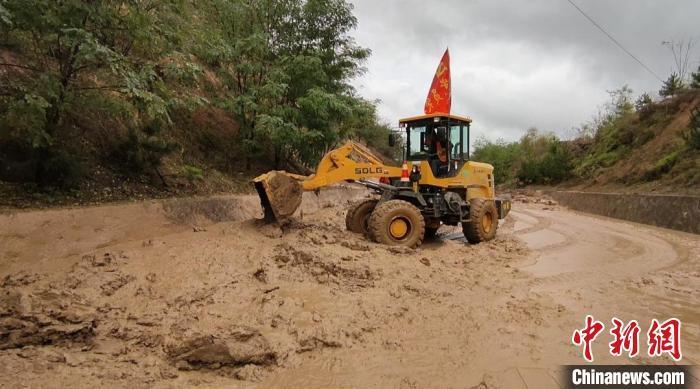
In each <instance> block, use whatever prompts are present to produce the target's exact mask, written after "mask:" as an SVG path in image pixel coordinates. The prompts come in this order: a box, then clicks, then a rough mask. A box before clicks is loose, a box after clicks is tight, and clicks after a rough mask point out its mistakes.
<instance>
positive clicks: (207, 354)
mask: <svg viewBox="0 0 700 389" xmlns="http://www.w3.org/2000/svg"><path fill="white" fill-rule="evenodd" d="M168 354H169V356H170V358H171V359H172V360H173V362H174V363H175V365H176V366H178V368H180V367H181V365H182V362H183V361H184V362H186V363H187V364H189V365H191V366H195V367H207V368H215V367H220V366H241V365H247V364H254V365H270V364H273V363H275V361H276V360H277V355H276V354H275V352H274V351H272V349H271V348H270V344H269V342H268V341H267V339H266V338H265V337H264V336H263V335H262V334H260V332H259V331H257V330H255V329H253V328H248V327H237V328H235V329H233V330H232V331H231V333H230V334H228V335H227V336H225V337H218V336H213V335H201V336H196V337H193V338H190V339H188V340H186V341H185V342H184V343H183V344H182V345H179V346H174V347H170V348H169V350H168Z"/></svg>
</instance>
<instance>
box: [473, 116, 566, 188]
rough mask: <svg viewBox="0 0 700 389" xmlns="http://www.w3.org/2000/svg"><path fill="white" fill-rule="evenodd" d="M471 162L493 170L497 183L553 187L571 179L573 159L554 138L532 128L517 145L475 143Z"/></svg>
mask: <svg viewBox="0 0 700 389" xmlns="http://www.w3.org/2000/svg"><path fill="white" fill-rule="evenodd" d="M473 159H474V160H477V161H480V162H486V163H489V164H491V165H493V167H494V173H493V174H494V176H495V179H496V183H498V184H502V183H511V182H514V181H517V182H518V183H519V184H552V183H558V182H561V181H563V180H566V179H567V178H569V177H571V172H572V168H573V165H572V156H571V153H569V151H568V149H567V147H566V145H565V144H564V143H563V142H561V141H560V140H559V139H558V138H557V137H556V136H554V135H553V134H548V133H545V134H542V133H540V132H539V131H538V130H537V129H535V128H531V129H529V130H528V131H527V133H526V135H525V136H523V137H522V138H521V139H520V141H519V142H512V143H507V142H504V141H502V140H499V141H496V142H490V141H488V140H486V139H484V138H481V139H479V140H477V141H476V142H475V145H474V154H473Z"/></svg>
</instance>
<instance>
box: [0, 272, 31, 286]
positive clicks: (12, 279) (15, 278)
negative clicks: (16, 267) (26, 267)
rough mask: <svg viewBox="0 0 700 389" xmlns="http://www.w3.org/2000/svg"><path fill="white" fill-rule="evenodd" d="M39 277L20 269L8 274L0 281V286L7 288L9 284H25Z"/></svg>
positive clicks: (29, 283)
mask: <svg viewBox="0 0 700 389" xmlns="http://www.w3.org/2000/svg"><path fill="white" fill-rule="evenodd" d="M40 279H41V276H40V275H38V274H36V273H35V274H30V273H27V272H25V271H20V272H18V273H16V274H8V275H6V276H5V278H3V280H2V282H0V287H2V288H7V287H10V286H27V285H31V284H33V283H35V282H37V281H38V280H40Z"/></svg>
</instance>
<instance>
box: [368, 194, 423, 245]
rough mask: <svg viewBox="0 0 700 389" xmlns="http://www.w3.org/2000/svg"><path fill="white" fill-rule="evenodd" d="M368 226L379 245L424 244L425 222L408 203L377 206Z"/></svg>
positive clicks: (418, 211)
mask: <svg viewBox="0 0 700 389" xmlns="http://www.w3.org/2000/svg"><path fill="white" fill-rule="evenodd" d="M368 226H369V234H370V236H371V237H372V239H374V240H375V241H376V242H378V243H383V244H386V245H390V246H406V247H416V246H420V244H421V243H423V236H424V234H425V220H424V219H423V215H421V213H420V210H419V209H418V208H416V206H414V205H413V204H411V203H409V202H408V201H403V200H389V201H385V202H383V203H381V204H379V205H377V207H376V208H375V209H374V211H373V212H372V215H371V216H370V217H369V222H368Z"/></svg>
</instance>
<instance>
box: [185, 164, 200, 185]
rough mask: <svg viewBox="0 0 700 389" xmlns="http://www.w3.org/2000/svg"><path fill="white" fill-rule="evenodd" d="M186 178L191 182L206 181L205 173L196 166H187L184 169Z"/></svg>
mask: <svg viewBox="0 0 700 389" xmlns="http://www.w3.org/2000/svg"><path fill="white" fill-rule="evenodd" d="M182 170H183V172H184V173H185V178H187V181H189V182H195V181H201V180H203V179H204V171H203V170H202V169H200V168H198V167H196V166H191V165H185V166H183V168H182Z"/></svg>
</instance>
